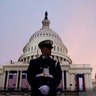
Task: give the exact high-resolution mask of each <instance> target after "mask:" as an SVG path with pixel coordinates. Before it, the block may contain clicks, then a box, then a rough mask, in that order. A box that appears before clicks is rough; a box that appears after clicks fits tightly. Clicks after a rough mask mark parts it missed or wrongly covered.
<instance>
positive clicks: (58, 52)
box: [18, 12, 72, 64]
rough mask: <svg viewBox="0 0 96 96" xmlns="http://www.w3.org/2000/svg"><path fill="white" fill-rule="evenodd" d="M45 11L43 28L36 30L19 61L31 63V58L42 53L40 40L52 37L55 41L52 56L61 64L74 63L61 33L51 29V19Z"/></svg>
mask: <svg viewBox="0 0 96 96" xmlns="http://www.w3.org/2000/svg"><path fill="white" fill-rule="evenodd" d="M47 15H48V13H47V12H46V13H45V18H44V20H43V21H42V28H41V29H40V30H39V31H37V32H35V33H34V34H33V35H32V36H31V38H30V39H29V42H28V43H27V44H26V45H25V47H24V48H23V54H22V55H21V56H20V58H19V60H18V61H19V62H27V63H29V61H30V59H35V58H37V57H38V56H39V55H41V50H40V49H39V47H38V44H39V42H41V41H43V40H46V39H50V40H52V41H53V49H52V56H51V57H52V58H53V59H55V60H58V61H59V62H60V63H61V64H72V60H71V59H70V58H69V57H68V55H67V53H68V50H67V48H66V47H65V45H64V44H63V42H62V40H61V38H60V37H59V35H58V34H57V33H56V32H54V31H53V30H52V29H50V27H49V25H50V21H49V20H48V17H47Z"/></svg>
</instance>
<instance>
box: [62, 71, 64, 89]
mask: <svg viewBox="0 0 96 96" xmlns="http://www.w3.org/2000/svg"><path fill="white" fill-rule="evenodd" d="M62 82H63V90H64V71H62Z"/></svg>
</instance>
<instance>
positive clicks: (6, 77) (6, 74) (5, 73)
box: [4, 71, 8, 89]
mask: <svg viewBox="0 0 96 96" xmlns="http://www.w3.org/2000/svg"><path fill="white" fill-rule="evenodd" d="M4 77H5V82H4V89H6V85H7V80H8V71H5V72H4Z"/></svg>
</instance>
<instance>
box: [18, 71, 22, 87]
mask: <svg viewBox="0 0 96 96" xmlns="http://www.w3.org/2000/svg"><path fill="white" fill-rule="evenodd" d="M21 80H22V71H20V83H19V87H20V88H21Z"/></svg>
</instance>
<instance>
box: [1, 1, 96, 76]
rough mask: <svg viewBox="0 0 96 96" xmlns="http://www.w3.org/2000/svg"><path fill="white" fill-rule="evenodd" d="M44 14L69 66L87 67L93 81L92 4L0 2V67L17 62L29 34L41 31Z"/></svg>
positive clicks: (95, 4) (95, 15)
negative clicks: (58, 40)
mask: <svg viewBox="0 0 96 96" xmlns="http://www.w3.org/2000/svg"><path fill="white" fill-rule="evenodd" d="M45 11H47V12H48V19H49V20H50V21H51V24H50V28H51V29H52V30H54V31H55V32H56V33H57V34H59V36H60V37H61V38H62V41H63V43H64V45H65V46H66V47H67V48H68V55H69V56H70V58H71V59H72V61H73V64H90V65H91V67H92V68H93V71H92V77H94V74H95V73H96V72H95V69H96V64H95V60H96V0H0V64H4V63H5V62H8V61H10V60H11V59H12V60H13V61H14V62H17V61H18V58H19V57H20V56H21V54H22V53H23V52H22V50H23V47H24V46H25V45H26V43H27V42H28V41H29V39H30V37H31V36H32V34H33V33H35V32H36V31H38V30H39V29H40V28H41V27H42V23H41V22H42V20H43V19H44V13H45Z"/></svg>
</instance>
